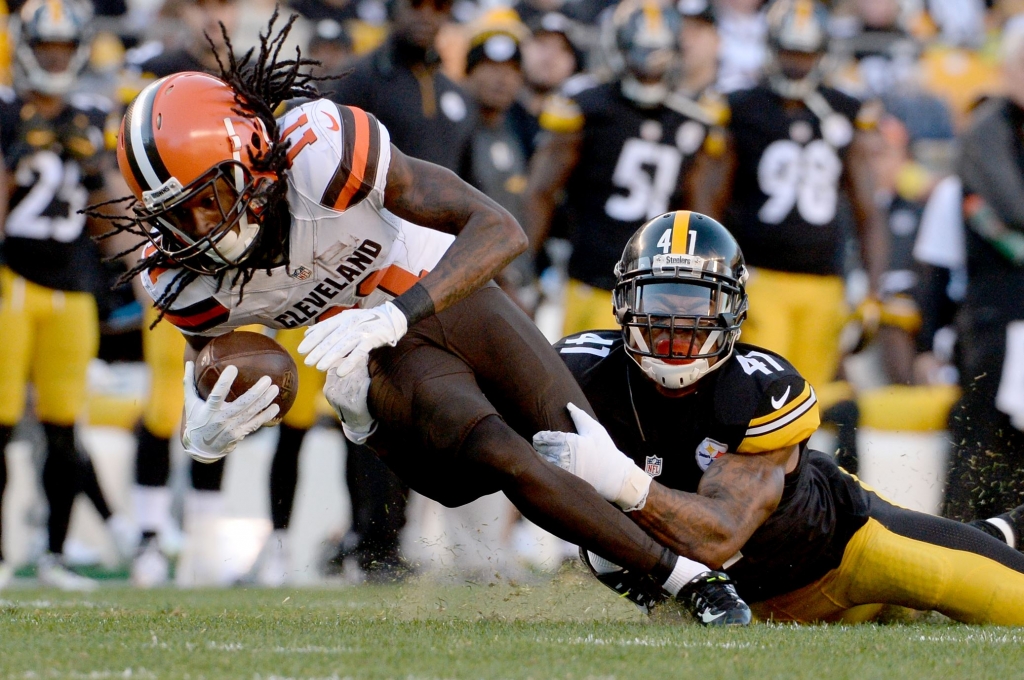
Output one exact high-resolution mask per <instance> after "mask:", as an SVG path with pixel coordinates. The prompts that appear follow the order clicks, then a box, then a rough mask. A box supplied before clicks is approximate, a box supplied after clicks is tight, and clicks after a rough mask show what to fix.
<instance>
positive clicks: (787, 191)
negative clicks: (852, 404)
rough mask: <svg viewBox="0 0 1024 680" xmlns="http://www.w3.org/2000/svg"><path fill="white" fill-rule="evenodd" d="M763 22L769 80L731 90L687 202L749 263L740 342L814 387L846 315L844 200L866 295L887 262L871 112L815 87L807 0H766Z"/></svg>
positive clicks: (816, 47)
mask: <svg viewBox="0 0 1024 680" xmlns="http://www.w3.org/2000/svg"><path fill="white" fill-rule="evenodd" d="M767 19H768V43H769V47H770V53H771V59H770V65H769V69H768V75H767V77H766V78H765V80H764V81H763V82H762V83H761V84H759V85H757V86H756V87H753V88H751V89H748V90H741V91H737V92H733V93H731V94H730V95H729V97H728V106H729V112H730V118H729V121H730V122H729V132H730V139H729V141H728V144H727V150H726V152H725V154H724V155H723V157H722V161H721V162H720V163H717V164H714V166H705V167H704V168H697V170H695V175H696V176H695V178H694V180H693V184H694V186H695V187H696V188H697V193H696V194H695V195H694V200H693V201H692V203H691V206H692V207H693V209H694V210H699V211H700V212H702V213H705V214H708V215H712V216H715V217H718V218H720V219H721V220H722V223H723V224H725V225H726V226H727V227H728V228H729V230H730V231H731V232H732V233H733V234H734V235H735V236H736V239H737V241H739V244H740V246H741V247H742V248H743V251H744V252H745V253H746V254H747V257H748V258H749V263H750V265H751V266H752V269H751V273H750V281H749V283H748V289H749V294H750V299H751V301H752V304H751V314H750V318H749V319H748V322H747V326H746V333H747V337H748V338H750V340H751V341H752V342H754V343H755V344H758V345H762V346H764V347H767V348H769V349H771V350H773V351H776V352H779V353H781V354H783V355H785V356H787V357H789V358H790V359H791V360H792V361H793V363H794V365H796V366H797V367H798V368H799V369H800V372H801V373H802V374H803V375H804V376H805V377H806V378H807V379H808V380H809V381H810V382H811V384H813V385H814V386H815V387H816V388H818V389H819V390H823V387H824V386H825V384H826V383H828V382H829V381H830V380H833V379H834V377H835V373H836V369H837V367H838V362H839V332H840V330H841V329H842V326H843V324H844V323H845V321H846V317H847V313H846V311H845V301H844V286H843V279H842V276H841V272H842V269H841V262H840V258H841V253H842V247H843V243H844V234H843V228H842V224H841V217H842V216H841V215H840V211H842V210H844V209H845V208H844V205H845V203H844V200H843V197H844V195H845V196H848V197H849V204H850V206H852V210H853V217H854V221H855V222H856V224H857V228H858V233H859V236H860V243H861V250H862V254H863V260H864V264H865V266H866V268H867V271H868V275H869V280H870V289H871V295H872V296H873V297H877V296H878V293H879V290H880V288H879V281H880V278H881V275H882V272H883V271H884V269H885V266H886V253H885V251H886V238H885V234H886V230H885V223H884V221H883V220H882V219H881V217H880V216H879V213H878V210H877V209H876V208H875V204H874V188H873V185H872V173H871V166H870V163H869V160H868V159H869V154H870V149H871V144H872V142H873V140H874V137H873V132H872V128H873V127H874V124H875V117H876V116H877V115H878V111H877V107H876V106H875V105H873V104H867V105H864V106H862V105H861V103H860V102H859V101H857V100H856V99H853V98H852V97H848V96H847V95H844V94H842V93H841V92H839V91H837V90H835V89H832V88H829V87H825V86H824V85H822V84H821V78H822V69H823V67H822V59H823V57H824V54H825V50H826V48H827V44H828V34H827V25H826V24H827V21H828V16H827V14H826V12H825V10H824V8H822V7H821V5H819V4H818V3H817V2H816V0H775V2H774V3H773V4H772V6H771V7H770V8H769V10H768V13H767Z"/></svg>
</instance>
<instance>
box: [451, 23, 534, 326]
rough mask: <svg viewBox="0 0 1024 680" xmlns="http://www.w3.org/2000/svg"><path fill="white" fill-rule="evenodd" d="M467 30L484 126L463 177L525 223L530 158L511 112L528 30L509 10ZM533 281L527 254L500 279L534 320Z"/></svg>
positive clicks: (471, 81) (470, 70) (469, 65)
mask: <svg viewBox="0 0 1024 680" xmlns="http://www.w3.org/2000/svg"><path fill="white" fill-rule="evenodd" d="M469 29H470V31H469V32H470V35H469V51H468V53H467V55H466V80H465V86H466V90H467V91H468V92H469V94H470V95H471V96H472V97H473V98H474V99H475V100H476V103H477V107H478V109H479V113H480V122H479V124H478V125H477V127H476V129H475V130H474V131H473V135H472V137H471V138H470V144H469V153H468V155H467V157H466V159H465V162H464V164H463V172H462V175H463V177H464V178H465V179H466V181H467V182H469V183H470V184H472V185H473V186H475V187H476V188H477V189H479V190H480V191H482V192H484V193H485V194H487V195H488V196H489V197H491V198H493V199H494V200H495V201H497V202H498V204H499V205H500V206H501V207H503V208H505V209H506V210H508V211H509V212H510V213H512V216H513V217H515V218H516V220H517V221H518V222H519V223H520V224H522V223H523V222H524V221H525V218H526V173H527V163H528V161H529V158H528V156H527V151H526V149H525V148H524V147H523V145H522V141H521V140H520V138H519V137H518V136H517V134H516V132H515V130H514V129H513V128H512V124H511V121H510V120H509V116H508V112H509V110H510V109H511V107H512V105H513V104H514V103H515V101H516V96H517V95H518V94H519V92H520V91H521V90H522V88H523V74H522V68H521V62H522V53H521V52H520V43H521V42H522V40H523V39H524V38H525V37H526V36H527V34H528V32H529V30H528V29H527V28H526V26H525V25H524V24H523V23H522V22H520V21H519V17H518V16H516V14H515V12H513V11H512V10H507V9H496V10H491V11H490V12H487V13H486V14H484V15H483V16H481V17H480V18H479V19H477V20H476V21H475V22H473V24H471V25H470V26H469ZM534 279H535V276H534V274H533V262H532V258H531V257H530V255H529V254H528V253H523V254H522V255H520V256H519V257H517V258H516V259H515V260H514V261H513V262H512V264H511V265H509V266H508V267H507V268H506V269H505V271H504V272H502V274H501V276H500V277H499V278H498V284H499V285H501V287H502V289H503V290H504V291H505V292H506V293H508V295H509V297H511V298H512V299H513V300H515V301H516V302H517V303H518V304H519V306H520V307H522V308H523V310H524V311H525V312H527V313H528V314H530V315H531V316H532V314H533V311H534V309H535V308H536V305H537V300H538V295H537V292H536V288H535V280H534Z"/></svg>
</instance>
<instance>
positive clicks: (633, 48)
mask: <svg viewBox="0 0 1024 680" xmlns="http://www.w3.org/2000/svg"><path fill="white" fill-rule="evenodd" d="M681 25H682V18H681V17H680V15H679V12H677V11H676V9H675V8H674V7H662V6H661V5H660V4H659V3H657V2H655V1H654V0H622V2H620V3H619V4H618V5H617V6H616V8H615V11H614V12H613V13H612V15H611V20H610V22H609V23H608V24H607V25H606V27H605V31H606V35H605V36H604V38H603V39H604V40H605V42H606V43H607V42H608V41H609V39H610V40H611V42H612V43H613V44H610V45H609V44H606V45H605V49H606V51H607V58H608V61H609V64H610V65H611V67H612V69H613V70H614V71H616V72H617V73H618V75H620V76H621V78H622V92H623V94H624V95H625V96H626V97H628V98H629V99H631V100H633V101H634V102H636V103H638V104H641V105H643V106H654V105H657V104H660V103H661V102H662V101H663V100H664V98H665V97H666V96H667V95H668V92H669V87H670V83H669V82H668V80H669V75H670V73H671V68H672V66H673V64H674V62H675V61H676V59H678V57H679V30H680V27H681ZM608 29H610V30H611V35H610V36H609V35H607V31H608Z"/></svg>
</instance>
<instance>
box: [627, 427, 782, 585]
mask: <svg viewBox="0 0 1024 680" xmlns="http://www.w3.org/2000/svg"><path fill="white" fill-rule="evenodd" d="M797 451H798V450H797V447H795V446H794V447H790V448H786V449H780V450H778V451H772V452H770V453H765V454H760V455H757V456H747V455H741V454H725V455H722V456H720V457H719V458H718V459H717V460H715V461H714V462H713V463H712V464H711V466H710V467H709V468H708V469H707V472H705V473H704V476H703V477H702V478H701V481H700V485H699V486H698V487H697V493H695V494H694V493H686V492H684V491H676V490H674V489H669V488H668V487H665V486H662V485H661V484H658V483H657V482H652V483H651V488H650V492H649V493H648V495H647V502H646V504H645V505H644V507H643V508H641V509H640V510H636V511H634V512H631V513H630V517H631V518H632V519H633V521H635V522H636V523H637V524H639V525H640V526H641V527H643V528H644V529H646V530H647V532H648V533H650V534H651V535H652V536H653V537H654V538H655V539H657V540H658V542H659V543H661V544H662V545H665V546H668V547H669V548H671V549H672V550H673V551H675V552H677V553H679V554H681V555H686V556H687V557H689V558H691V559H694V560H699V561H701V562H703V563H704V564H707V565H708V566H710V567H712V568H714V569H718V568H720V567H721V566H722V565H723V564H724V563H725V562H726V561H728V560H729V558H730V557H732V556H733V555H735V554H736V553H737V552H738V551H739V550H740V548H742V547H743V545H744V544H745V543H746V542H747V540H748V539H749V538H750V536H751V535H752V534H753V533H754V531H756V530H757V528H758V527H759V526H761V524H763V523H764V521H765V520H766V519H768V516H769V515H771V514H772V513H773V512H774V511H775V508H776V507H778V504H779V500H780V499H781V498H782V489H783V484H784V478H785V475H786V471H787V466H788V465H789V464H790V461H791V460H793V461H795V460H796V455H797Z"/></svg>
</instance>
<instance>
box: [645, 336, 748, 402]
mask: <svg viewBox="0 0 1024 680" xmlns="http://www.w3.org/2000/svg"><path fill="white" fill-rule="evenodd" d="M629 334H630V337H631V338H632V340H633V342H634V343H635V344H636V346H637V347H638V348H640V350H641V351H644V352H649V351H650V350H649V349H648V348H647V343H646V342H644V338H643V336H642V335H641V334H640V330H639V329H638V328H636V327H635V326H631V327H630V328H629ZM721 335H722V331H712V332H711V333H710V334H708V339H707V340H705V341H704V345H703V346H702V347H701V348H700V352H699V354H705V353H707V352H710V351H711V348H712V347H714V345H715V343H716V342H717V341H718V339H719V337H721ZM729 354H731V352H730V353H729ZM729 354H726V355H725V356H722V357H719V358H718V361H716V362H715V363H714V364H713V365H712V364H711V363H710V361H708V360H707V359H694V360H693V361H691V362H689V363H686V364H669V363H666V362H665V361H663V360H662V359H656V358H654V357H650V356H637V355H635V354H633V353H632V352H629V355H630V356H631V357H633V361H635V362H636V363H637V365H638V366H639V367H640V370H641V371H643V372H644V375H646V376H647V377H648V378H650V379H651V380H653V381H654V382H656V383H658V384H659V385H661V386H662V387H664V388H665V389H669V390H681V389H683V388H684V387H689V386H690V385H692V384H694V383H695V382H697V381H698V380H700V379H701V378H703V377H704V376H705V375H707V374H708V373H710V372H711V371H714V370H715V369H717V368H719V367H720V366H722V365H723V364H724V363H725V360H726V359H728V358H729Z"/></svg>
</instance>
